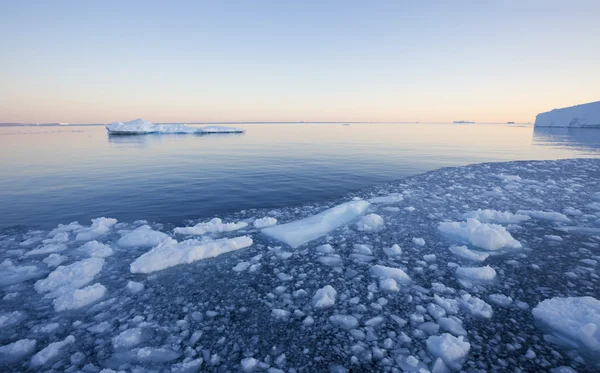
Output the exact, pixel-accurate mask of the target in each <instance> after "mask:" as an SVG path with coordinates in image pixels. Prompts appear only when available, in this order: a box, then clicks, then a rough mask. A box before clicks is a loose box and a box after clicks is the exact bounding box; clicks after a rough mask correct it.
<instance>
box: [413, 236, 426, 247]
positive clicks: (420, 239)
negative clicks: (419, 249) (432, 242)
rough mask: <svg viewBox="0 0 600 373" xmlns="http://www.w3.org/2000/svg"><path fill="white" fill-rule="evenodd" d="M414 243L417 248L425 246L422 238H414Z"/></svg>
mask: <svg viewBox="0 0 600 373" xmlns="http://www.w3.org/2000/svg"><path fill="white" fill-rule="evenodd" d="M412 242H413V243H414V244H415V245H417V246H425V240H424V239H422V238H420V237H413V239H412Z"/></svg>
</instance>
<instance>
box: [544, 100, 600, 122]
mask: <svg viewBox="0 0 600 373" xmlns="http://www.w3.org/2000/svg"><path fill="white" fill-rule="evenodd" d="M535 127H600V101H596V102H590V103H587V104H581V105H575V106H570V107H565V108H561V109H554V110H551V111H547V112H545V113H540V114H538V115H537V116H536V117H535Z"/></svg>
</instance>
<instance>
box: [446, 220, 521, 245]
mask: <svg viewBox="0 0 600 373" xmlns="http://www.w3.org/2000/svg"><path fill="white" fill-rule="evenodd" d="M438 229H439V230H440V231H441V232H443V233H445V234H448V235H450V236H456V237H458V238H462V239H464V240H467V241H469V242H470V243H471V244H472V245H473V246H476V247H480V248H482V249H485V250H490V251H493V250H498V249H502V248H511V249H518V248H520V247H521V243H519V241H517V240H515V239H514V238H513V237H512V236H511V235H510V233H509V232H508V231H507V230H506V228H504V227H503V226H501V225H496V224H487V223H481V222H479V220H477V219H473V218H468V219H467V221H466V222H443V223H440V225H439V226H438Z"/></svg>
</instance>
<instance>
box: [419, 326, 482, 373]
mask: <svg viewBox="0 0 600 373" xmlns="http://www.w3.org/2000/svg"><path fill="white" fill-rule="evenodd" d="M426 344H427V351H429V354H431V356H433V357H434V358H440V359H442V360H443V361H444V363H445V364H446V365H447V366H448V367H449V368H450V369H453V370H460V369H461V367H462V365H463V364H464V362H465V360H466V358H467V355H468V354H469V350H470V349H471V345H470V344H469V342H466V341H465V340H464V338H463V337H462V336H460V337H455V336H453V335H452V334H449V333H443V334H442V335H439V336H431V337H429V338H427V341H426Z"/></svg>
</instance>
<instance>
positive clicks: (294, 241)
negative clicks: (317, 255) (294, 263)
mask: <svg viewBox="0 0 600 373" xmlns="http://www.w3.org/2000/svg"><path fill="white" fill-rule="evenodd" d="M368 206H369V202H367V201H363V200H360V201H350V202H346V203H342V204H340V205H337V206H335V207H332V208H330V209H328V210H325V211H323V212H321V213H318V214H316V215H313V216H310V217H308V218H305V219H301V220H296V221H293V222H291V223H287V224H281V225H277V226H274V227H269V228H265V229H263V230H262V233H263V234H265V235H267V236H269V237H271V238H274V239H276V240H278V241H282V242H285V243H286V244H288V245H290V246H291V247H293V248H296V247H298V246H300V245H302V244H304V243H307V242H309V241H312V240H314V239H317V238H319V237H321V236H323V235H325V234H327V233H329V232H331V231H333V230H334V229H336V228H338V227H339V226H342V225H344V224H347V223H349V222H351V221H352V220H354V219H355V218H356V217H357V216H359V215H360V214H362V213H363V212H364V211H365V210H366V208H367V207H368Z"/></svg>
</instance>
